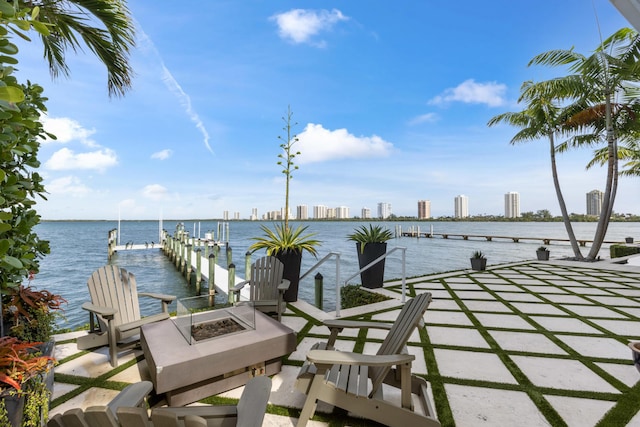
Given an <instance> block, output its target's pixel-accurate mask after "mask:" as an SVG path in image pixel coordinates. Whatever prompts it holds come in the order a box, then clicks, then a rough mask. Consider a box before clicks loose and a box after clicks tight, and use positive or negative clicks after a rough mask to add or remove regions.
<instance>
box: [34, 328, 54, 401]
mask: <svg viewBox="0 0 640 427" xmlns="http://www.w3.org/2000/svg"><path fill="white" fill-rule="evenodd" d="M55 348H56V342H55V340H53V339H51V340H49V341H47V342H44V343H42V344H40V345H39V346H38V349H39V351H40V352H41V353H42V355H43V356H48V357H51V358H53V354H54V352H55ZM53 365H54V362H53V361H51V363H50V366H49V367H50V369H49V372H47V373H45V374H43V378H42V381H43V382H44V384H45V386H46V387H47V390H49V402H51V396H53V382H54V381H53V376H54V369H53Z"/></svg>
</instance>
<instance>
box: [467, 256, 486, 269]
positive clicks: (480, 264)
mask: <svg viewBox="0 0 640 427" xmlns="http://www.w3.org/2000/svg"><path fill="white" fill-rule="evenodd" d="M470 260H471V269H472V270H476V271H482V270H485V269H486V268H487V259H486V258H470Z"/></svg>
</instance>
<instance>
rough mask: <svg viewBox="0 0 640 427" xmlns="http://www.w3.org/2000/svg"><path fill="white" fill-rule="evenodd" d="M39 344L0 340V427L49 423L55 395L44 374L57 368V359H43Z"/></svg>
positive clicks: (8, 338) (7, 339)
mask: <svg viewBox="0 0 640 427" xmlns="http://www.w3.org/2000/svg"><path fill="white" fill-rule="evenodd" d="M38 344H39V343H27V342H23V341H20V340H18V339H17V338H15V337H0V425H3V426H11V427H20V426H22V425H28V426H44V425H45V423H46V420H47V418H48V412H49V399H50V395H51V394H50V392H49V390H47V388H46V385H45V379H44V374H46V373H47V372H49V371H50V370H51V369H52V368H53V359H52V358H51V357H49V356H43V355H42V354H41V353H40V352H39V351H38V348H37V345H38Z"/></svg>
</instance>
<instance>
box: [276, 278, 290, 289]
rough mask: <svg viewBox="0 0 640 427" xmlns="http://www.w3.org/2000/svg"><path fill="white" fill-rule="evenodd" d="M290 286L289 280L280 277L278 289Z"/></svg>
mask: <svg viewBox="0 0 640 427" xmlns="http://www.w3.org/2000/svg"><path fill="white" fill-rule="evenodd" d="M289 286H291V282H290V281H289V280H288V279H282V282H280V284H279V285H278V290H279V291H281V292H284V291H286V290H287V289H289Z"/></svg>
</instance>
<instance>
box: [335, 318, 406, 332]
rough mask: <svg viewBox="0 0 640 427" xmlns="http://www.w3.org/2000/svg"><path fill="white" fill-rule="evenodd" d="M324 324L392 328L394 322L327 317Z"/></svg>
mask: <svg viewBox="0 0 640 427" xmlns="http://www.w3.org/2000/svg"><path fill="white" fill-rule="evenodd" d="M323 324H324V326H326V327H327V328H329V329H345V328H370V329H385V330H390V329H391V327H392V326H393V323H385V322H366V321H360V320H341V319H327V320H325V321H324V322H323Z"/></svg>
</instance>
